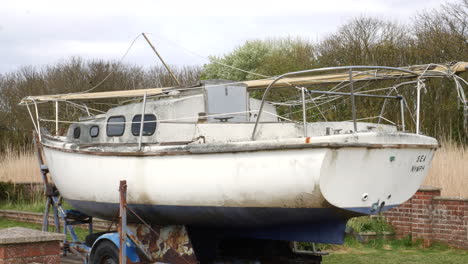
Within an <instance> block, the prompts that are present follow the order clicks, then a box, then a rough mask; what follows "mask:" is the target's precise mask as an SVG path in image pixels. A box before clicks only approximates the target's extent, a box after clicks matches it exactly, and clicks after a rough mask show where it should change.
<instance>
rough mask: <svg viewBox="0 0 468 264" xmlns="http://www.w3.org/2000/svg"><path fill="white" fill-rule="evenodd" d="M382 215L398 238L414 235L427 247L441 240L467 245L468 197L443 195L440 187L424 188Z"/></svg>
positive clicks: (451, 243) (458, 245)
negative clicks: (460, 197)
mask: <svg viewBox="0 0 468 264" xmlns="http://www.w3.org/2000/svg"><path fill="white" fill-rule="evenodd" d="M383 214H384V216H385V217H386V219H387V221H388V222H389V223H390V224H391V225H392V226H393V228H394V229H395V233H396V235H397V237H403V236H407V235H411V236H412V238H413V240H418V239H420V240H422V241H423V243H424V245H425V246H429V245H430V244H431V243H432V241H440V242H444V243H447V244H449V245H452V246H455V247H458V248H468V199H459V198H448V197H441V196H440V189H439V188H431V187H424V188H421V189H419V190H418V192H417V193H416V194H415V195H414V196H413V197H412V198H411V199H410V200H408V201H406V202H405V203H403V204H402V205H400V206H398V207H395V208H392V209H391V210H389V211H387V212H384V213H383Z"/></svg>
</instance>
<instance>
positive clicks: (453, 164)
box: [423, 141, 468, 198]
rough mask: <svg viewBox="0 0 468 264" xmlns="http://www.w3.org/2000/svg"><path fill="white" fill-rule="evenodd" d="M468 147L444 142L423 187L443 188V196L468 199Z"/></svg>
mask: <svg viewBox="0 0 468 264" xmlns="http://www.w3.org/2000/svg"><path fill="white" fill-rule="evenodd" d="M466 147H467V146H459V145H457V144H455V143H453V142H450V141H445V142H442V148H440V149H439V150H437V152H436V154H435V157H434V160H433V161H432V166H431V169H430V171H429V175H428V176H427V178H426V180H425V181H424V183H423V185H426V186H433V187H439V188H442V196H448V197H458V198H468V151H467V149H466Z"/></svg>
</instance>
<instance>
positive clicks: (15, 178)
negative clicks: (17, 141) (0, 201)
mask: <svg viewBox="0 0 468 264" xmlns="http://www.w3.org/2000/svg"><path fill="white" fill-rule="evenodd" d="M0 182H12V183H37V182H41V176H40V173H39V167H38V163H37V159H36V156H35V155H34V152H33V151H32V150H31V149H30V148H22V149H20V150H13V148H11V147H7V148H6V151H5V152H4V153H3V154H1V156H0Z"/></svg>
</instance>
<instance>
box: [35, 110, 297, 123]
mask: <svg viewBox="0 0 468 264" xmlns="http://www.w3.org/2000/svg"><path fill="white" fill-rule="evenodd" d="M256 112H258V110H251V111H242V112H231V113H223V114H212V115H205V116H203V117H218V116H228V115H239V114H246V113H256ZM263 112H265V113H267V114H270V115H272V116H275V117H277V118H280V119H282V120H286V121H290V122H296V121H294V120H291V119H288V118H285V117H282V116H279V115H277V114H274V113H271V112H268V111H263ZM195 118H196V119H198V118H199V116H191V117H179V118H171V119H158V120H156V121H143V123H154V122H159V123H163V122H173V121H180V120H187V119H195ZM40 121H44V122H56V120H51V119H40ZM58 122H59V123H65V124H86V123H89V124H93V125H94V124H96V125H97V124H107V123H108V122H93V121H91V120H90V121H81V122H80V121H65V120H60V121H58ZM132 123H135V122H133V121H126V122H112V123H111V124H132ZM138 123H140V121H138Z"/></svg>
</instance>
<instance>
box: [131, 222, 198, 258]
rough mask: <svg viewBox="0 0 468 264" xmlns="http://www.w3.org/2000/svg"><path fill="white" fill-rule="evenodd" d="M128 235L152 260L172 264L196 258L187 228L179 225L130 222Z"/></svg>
mask: <svg viewBox="0 0 468 264" xmlns="http://www.w3.org/2000/svg"><path fill="white" fill-rule="evenodd" d="M128 229H129V230H130V231H131V232H129V233H132V235H129V237H130V238H131V239H132V240H133V241H134V242H136V243H138V245H137V246H138V247H139V248H140V249H141V250H142V251H143V252H144V253H145V255H147V256H150V257H151V261H152V262H164V263H172V264H179V263H180V264H195V263H198V260H197V258H196V255H195V251H194V249H193V246H192V243H191V242H190V239H189V236H188V233H187V230H186V228H185V227H184V226H180V225H169V226H160V225H151V226H150V227H148V226H146V225H144V224H130V225H129V226H128Z"/></svg>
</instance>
